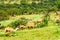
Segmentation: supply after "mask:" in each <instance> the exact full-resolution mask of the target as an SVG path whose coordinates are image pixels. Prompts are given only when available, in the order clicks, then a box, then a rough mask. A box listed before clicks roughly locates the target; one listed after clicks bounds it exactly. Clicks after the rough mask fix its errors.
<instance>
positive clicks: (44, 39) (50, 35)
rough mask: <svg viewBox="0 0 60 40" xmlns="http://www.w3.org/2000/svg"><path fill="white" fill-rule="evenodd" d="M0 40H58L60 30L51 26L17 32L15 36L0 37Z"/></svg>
mask: <svg viewBox="0 0 60 40" xmlns="http://www.w3.org/2000/svg"><path fill="white" fill-rule="evenodd" d="M0 40H60V28H59V27H57V26H53V27H52V26H51V27H44V28H36V29H24V30H18V31H17V32H16V36H11V37H0Z"/></svg>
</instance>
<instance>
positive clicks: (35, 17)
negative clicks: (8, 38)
mask: <svg viewBox="0 0 60 40" xmlns="http://www.w3.org/2000/svg"><path fill="white" fill-rule="evenodd" d="M21 17H24V18H27V19H29V18H32V19H33V20H37V19H40V18H41V17H43V15H42V14H41V15H18V16H14V17H10V19H9V20H5V21H0V24H1V25H3V26H7V25H8V24H10V23H12V22H14V21H16V20H17V19H19V18H21Z"/></svg>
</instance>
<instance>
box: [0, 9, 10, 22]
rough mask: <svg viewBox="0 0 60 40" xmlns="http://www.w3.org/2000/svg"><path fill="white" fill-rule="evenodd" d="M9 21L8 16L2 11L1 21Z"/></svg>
mask: <svg viewBox="0 0 60 40" xmlns="http://www.w3.org/2000/svg"><path fill="white" fill-rule="evenodd" d="M7 19H9V16H8V14H7V13H6V12H5V11H3V10H0V21H1V20H7Z"/></svg>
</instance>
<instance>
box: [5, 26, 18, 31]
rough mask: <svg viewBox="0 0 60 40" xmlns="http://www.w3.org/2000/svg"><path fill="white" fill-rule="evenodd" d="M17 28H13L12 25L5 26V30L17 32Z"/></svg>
mask: <svg viewBox="0 0 60 40" xmlns="http://www.w3.org/2000/svg"><path fill="white" fill-rule="evenodd" d="M16 30H18V28H16V29H13V28H11V27H6V28H5V32H15V31H16Z"/></svg>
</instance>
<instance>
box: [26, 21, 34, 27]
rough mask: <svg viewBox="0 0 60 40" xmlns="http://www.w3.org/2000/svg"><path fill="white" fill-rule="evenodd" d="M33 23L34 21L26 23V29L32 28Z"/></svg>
mask: <svg viewBox="0 0 60 40" xmlns="http://www.w3.org/2000/svg"><path fill="white" fill-rule="evenodd" d="M34 25H35V22H34V21H30V22H29V23H27V25H26V26H27V27H28V28H34Z"/></svg>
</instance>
